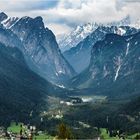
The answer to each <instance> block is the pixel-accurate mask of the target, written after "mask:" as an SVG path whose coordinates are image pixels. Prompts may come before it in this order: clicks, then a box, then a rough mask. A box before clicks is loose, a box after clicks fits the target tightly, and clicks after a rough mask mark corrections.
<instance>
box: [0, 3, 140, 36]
mask: <svg viewBox="0 0 140 140" xmlns="http://www.w3.org/2000/svg"><path fill="white" fill-rule="evenodd" d="M0 11H3V12H5V13H6V14H7V15H9V16H18V17H22V16H31V17H36V16H42V17H43V19H44V22H45V25H46V26H47V27H49V28H50V29H51V30H53V32H54V33H55V34H57V35H58V34H62V33H67V32H69V31H70V30H72V29H73V28H74V27H75V26H76V25H82V24H85V23H87V22H98V23H107V22H112V21H119V20H121V19H123V18H125V17H126V16H127V15H130V17H131V20H132V22H134V21H135V20H137V19H138V18H139V13H140V0H0Z"/></svg>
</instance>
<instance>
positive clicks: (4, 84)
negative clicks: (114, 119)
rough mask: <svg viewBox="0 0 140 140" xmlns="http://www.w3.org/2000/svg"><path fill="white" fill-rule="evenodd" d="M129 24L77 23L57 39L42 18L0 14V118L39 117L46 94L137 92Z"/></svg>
mask: <svg viewBox="0 0 140 140" xmlns="http://www.w3.org/2000/svg"><path fill="white" fill-rule="evenodd" d="M126 25H127V26H126ZM129 25H130V20H129V17H127V18H125V19H123V20H122V21H121V22H117V23H110V24H108V25H101V24H97V23H93V24H91V23H88V24H85V25H84V26H81V25H80V26H77V27H76V30H74V31H72V32H71V33H70V34H69V35H68V36H63V37H62V36H61V38H59V40H58V43H57V40H56V37H55V35H54V33H53V32H52V31H51V30H50V29H49V28H47V27H45V25H44V22H43V19H42V17H40V16H38V17H35V18H31V17H27V16H25V17H22V18H18V17H8V16H7V15H6V14H5V13H3V12H2V13H0V105H1V108H0V114H3V115H2V116H0V120H3V122H0V123H2V124H5V123H9V122H10V121H11V120H16V121H17V122H19V121H23V122H27V123H28V120H29V121H36V122H40V113H41V112H42V111H46V110H47V109H48V107H49V106H48V100H49V99H48V97H50V96H51V97H59V98H65V97H69V96H70V95H71V94H72V95H75V94H77V93H78V94H81V95H82V94H83V93H84V94H86V95H103V96H107V98H114V97H115V98H125V97H130V96H131V97H132V96H134V97H138V96H140V93H139V91H140V88H139V87H140V83H139V81H140V56H139V54H140V40H139V39H140V30H139V28H135V27H132V26H129ZM59 47H60V48H59ZM52 106H53V105H52Z"/></svg>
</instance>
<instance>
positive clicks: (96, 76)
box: [73, 33, 140, 96]
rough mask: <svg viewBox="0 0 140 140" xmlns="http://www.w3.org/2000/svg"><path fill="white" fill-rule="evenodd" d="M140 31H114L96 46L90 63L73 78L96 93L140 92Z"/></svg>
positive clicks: (81, 86) (76, 82)
mask: <svg viewBox="0 0 140 140" xmlns="http://www.w3.org/2000/svg"><path fill="white" fill-rule="evenodd" d="M139 37H140V33H137V34H134V35H132V36H127V37H123V36H119V35H115V34H110V35H107V36H106V37H105V39H104V40H103V41H99V42H97V43H96V44H95V45H94V46H93V48H92V54H91V60H90V65H89V67H88V68H87V69H86V70H85V71H84V72H83V73H81V74H80V75H79V76H77V77H75V78H74V79H73V85H76V86H78V87H79V88H92V89H93V91H95V93H96V92H97V93H102V94H108V95H109V94H110V95H116V96H117V95H118V94H123V95H125V94H129V93H130V94H138V92H139V87H140V85H139V82H138V81H139V80H140V76H139V75H140V55H139V54H140V41H139Z"/></svg>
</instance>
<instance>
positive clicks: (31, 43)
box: [0, 13, 75, 84]
mask: <svg viewBox="0 0 140 140" xmlns="http://www.w3.org/2000/svg"><path fill="white" fill-rule="evenodd" d="M0 19H1V23H2V25H3V30H5V32H6V33H7V32H9V33H8V34H9V38H8V36H6V37H5V35H4V36H3V38H4V39H3V38H2V37H1V38H0V41H1V42H2V43H3V42H6V44H7V43H9V44H11V45H10V46H12V45H14V44H15V45H17V47H20V50H21V51H22V52H23V55H24V57H25V59H26V62H27V64H28V66H29V67H30V68H31V69H32V70H33V71H35V72H37V73H38V74H39V75H40V76H42V77H43V78H45V79H46V80H48V81H50V82H51V83H53V84H58V83H59V84H65V83H66V81H68V80H69V79H70V78H72V77H73V76H74V75H75V71H74V70H73V68H72V67H71V66H70V64H69V63H68V62H67V61H66V59H65V58H64V57H63V55H62V54H61V51H60V50H59V47H58V44H57V42H56V39H55V35H54V34H53V33H52V31H51V30H49V29H48V28H46V27H45V26H44V23H43V19H42V18H41V17H36V18H30V17H23V18H8V16H7V15H6V14H4V13H1V14H0ZM9 19H11V20H9ZM12 19H13V20H12ZM15 19H17V20H15ZM6 33H4V31H3V34H6ZM0 34H2V33H0ZM13 36H14V37H13ZM15 36H16V40H15V39H13V38H15ZM7 39H8V40H7ZM9 40H11V41H12V42H9ZM18 43H20V44H21V45H20V44H18Z"/></svg>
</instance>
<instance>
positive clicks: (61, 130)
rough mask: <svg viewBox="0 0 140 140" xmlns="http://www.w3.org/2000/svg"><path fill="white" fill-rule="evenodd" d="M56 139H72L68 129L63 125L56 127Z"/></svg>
mask: <svg viewBox="0 0 140 140" xmlns="http://www.w3.org/2000/svg"><path fill="white" fill-rule="evenodd" d="M58 138H59V139H72V138H73V136H72V133H71V130H70V128H69V127H67V126H66V125H65V124H64V123H61V124H59V126H58Z"/></svg>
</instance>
